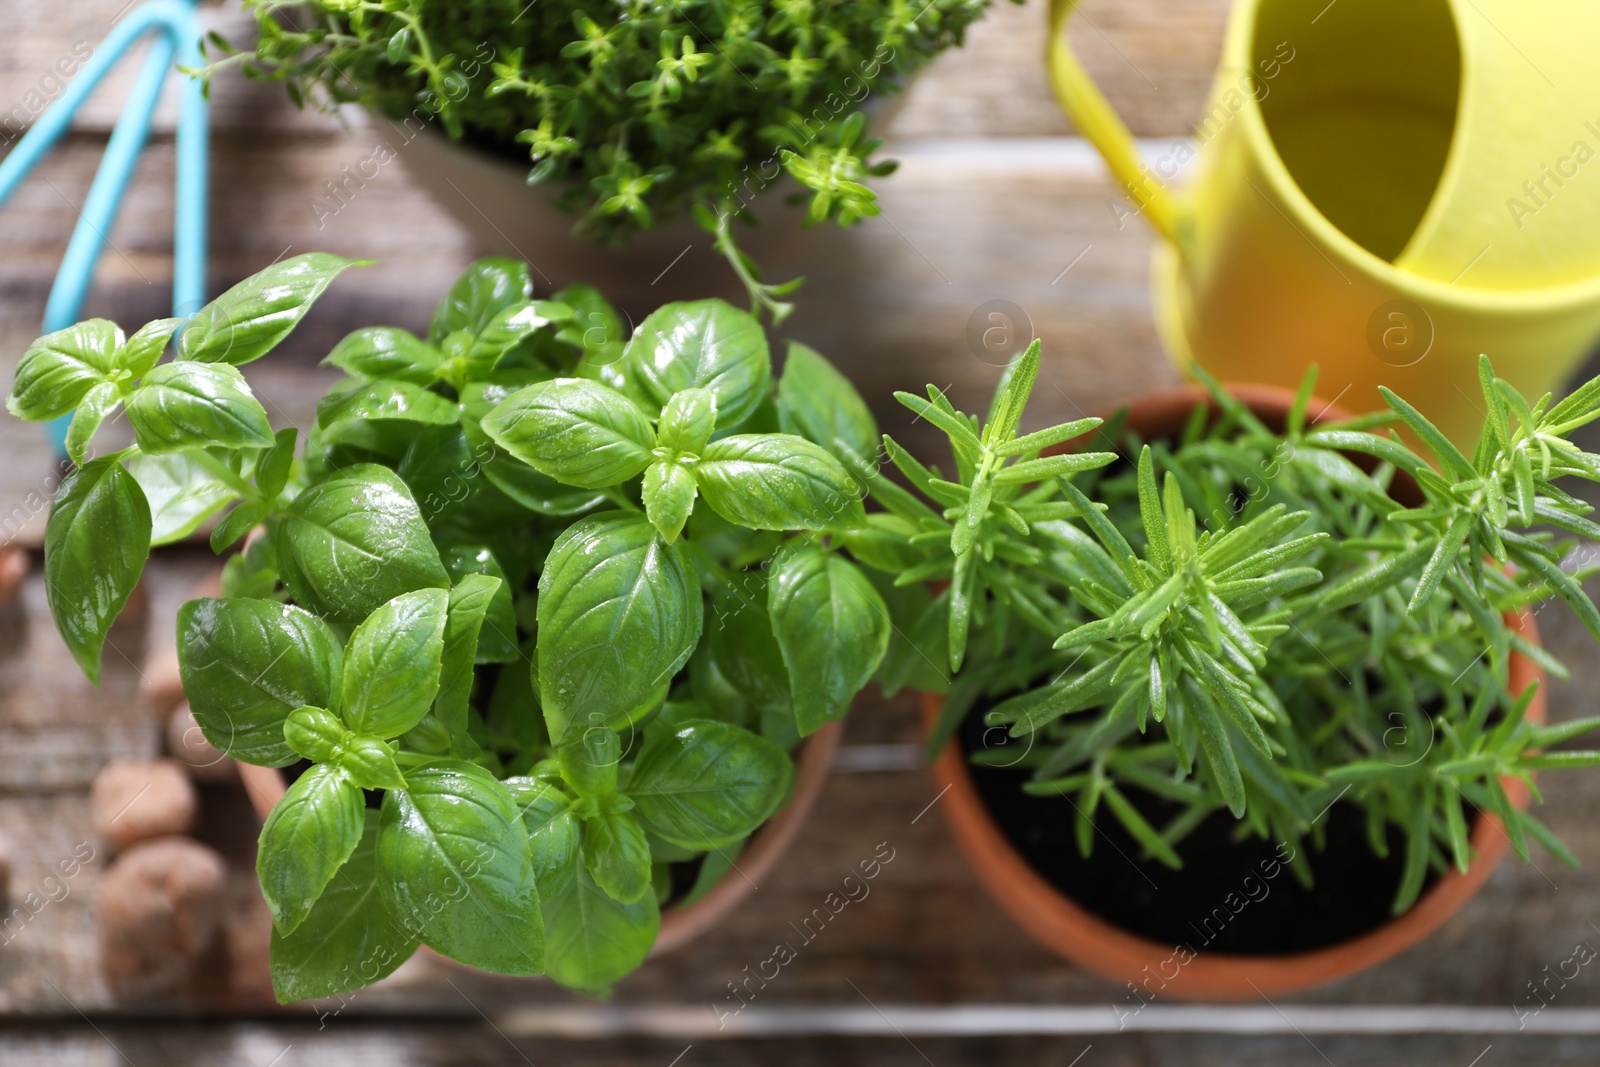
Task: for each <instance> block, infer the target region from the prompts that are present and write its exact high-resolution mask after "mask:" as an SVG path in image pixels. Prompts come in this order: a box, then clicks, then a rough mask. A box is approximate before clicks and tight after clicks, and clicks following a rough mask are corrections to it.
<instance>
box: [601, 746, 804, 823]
mask: <svg viewBox="0 0 1600 1067" xmlns="http://www.w3.org/2000/svg"><path fill="white" fill-rule="evenodd" d="M793 784H794V764H793V762H792V761H790V759H789V756H788V753H786V752H784V750H783V749H781V748H779V747H778V746H777V745H775V744H773V743H772V742H771V741H769V740H767V739H766V738H764V737H759V736H757V735H756V734H753V733H751V732H750V731H749V730H746V729H744V728H743V727H739V726H733V725H731V724H729V723H725V722H716V721H713V720H711V719H691V720H690V721H688V722H685V723H681V724H680V725H679V726H678V728H677V729H676V730H674V731H673V732H672V733H671V734H670V735H668V736H666V737H662V738H661V739H659V740H658V741H655V742H654V743H652V744H651V745H650V747H649V748H648V749H646V750H645V752H644V753H643V754H642V755H641V756H640V757H639V762H638V763H637V764H636V765H635V766H634V768H633V775H632V777H631V778H629V780H628V790H627V795H628V797H629V798H631V799H632V800H633V802H634V804H635V805H636V807H635V809H634V811H635V813H636V814H637V815H638V817H639V820H640V821H641V822H643V823H644V826H645V828H646V829H647V830H649V831H650V832H651V833H652V834H655V835H656V836H657V837H660V838H662V839H664V840H666V841H670V842H672V843H673V844H675V845H682V846H683V847H684V848H690V849H694V850H695V851H705V850H708V849H714V848H720V847H723V846H727V845H731V844H733V843H734V842H736V841H738V840H740V839H741V838H744V837H745V836H747V835H748V834H749V833H750V832H751V831H753V830H754V829H755V828H756V827H758V826H760V825H761V824H762V823H764V822H766V821H767V820H768V819H770V818H771V817H772V814H773V812H775V811H777V810H778V807H779V805H781V804H782V803H783V802H784V801H785V800H786V799H788V796H789V790H790V788H791V787H792V786H793Z"/></svg>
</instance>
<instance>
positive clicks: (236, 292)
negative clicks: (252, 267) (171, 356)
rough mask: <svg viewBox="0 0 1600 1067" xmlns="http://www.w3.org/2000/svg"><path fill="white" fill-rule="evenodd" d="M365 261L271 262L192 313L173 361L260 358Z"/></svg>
mask: <svg viewBox="0 0 1600 1067" xmlns="http://www.w3.org/2000/svg"><path fill="white" fill-rule="evenodd" d="M366 262H367V261H365V260H350V259H345V258H344V257H343V256H336V255H333V254H332V253H330V252H308V253H306V254H305V255H302V256H294V257H292V258H290V259H286V260H283V261H282V262H281V263H274V264H273V265H272V266H270V267H268V268H267V269H266V270H264V271H261V272H260V273H258V274H253V275H251V276H250V277H248V278H246V279H245V280H244V281H242V282H240V283H239V284H238V285H235V286H234V287H233V288H232V289H229V290H228V291H227V292H225V293H223V294H222V295H221V296H219V297H217V298H216V299H215V300H213V301H212V302H211V303H209V304H207V305H206V306H205V307H203V308H201V309H200V310H199V311H198V312H196V313H195V316H194V317H193V318H192V319H190V320H189V323H188V325H186V326H185V327H184V328H183V332H182V333H180V334H178V359H180V360H198V361H200V362H202V363H231V364H233V365H235V366H239V365H241V364H244V363H249V362H250V361H251V360H253V359H260V358H261V357H262V356H264V355H266V354H267V353H268V352H270V351H272V349H273V348H274V347H275V346H276V345H277V344H278V342H279V341H282V340H283V339H284V338H285V337H287V336H289V331H291V330H293V329H294V328H295V326H296V325H297V324H298V323H299V322H300V320H301V319H302V318H304V317H305V314H306V312H307V311H309V310H311V305H312V304H313V303H315V302H316V299H317V297H319V296H321V295H322V293H323V291H324V290H326V289H327V288H328V285H329V283H331V282H332V281H333V279H334V278H336V277H338V276H339V274H340V273H341V272H342V271H344V270H345V269H346V268H348V267H355V266H364V265H365V264H366Z"/></svg>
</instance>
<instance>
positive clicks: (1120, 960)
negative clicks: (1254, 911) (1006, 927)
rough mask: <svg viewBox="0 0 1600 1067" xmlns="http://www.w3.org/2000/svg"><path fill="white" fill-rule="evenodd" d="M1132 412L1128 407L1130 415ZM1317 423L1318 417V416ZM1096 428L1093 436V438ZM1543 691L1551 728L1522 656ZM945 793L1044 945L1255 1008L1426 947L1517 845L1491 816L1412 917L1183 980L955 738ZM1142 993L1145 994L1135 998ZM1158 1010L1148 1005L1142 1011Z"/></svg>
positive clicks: (1206, 969) (1173, 393) (1119, 975)
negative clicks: (980, 788)
mask: <svg viewBox="0 0 1600 1067" xmlns="http://www.w3.org/2000/svg"><path fill="white" fill-rule="evenodd" d="M1227 388H1228V391H1229V392H1230V393H1231V394H1232V395H1234V396H1235V397H1237V398H1238V399H1240V400H1243V401H1244V402H1245V403H1246V405H1247V406H1248V407H1249V408H1250V409H1251V411H1252V412H1254V413H1256V414H1258V415H1263V414H1264V415H1269V416H1270V415H1281V414H1283V413H1285V412H1287V411H1288V408H1289V405H1290V404H1291V403H1292V402H1293V396H1294V395H1293V394H1292V393H1290V392H1289V391H1288V390H1285V389H1280V388H1278V387H1276V386H1262V385H1231V384H1230V385H1229V386H1228V387H1227ZM1209 399H1210V394H1209V393H1207V392H1206V391H1205V390H1204V389H1202V388H1200V387H1199V386H1193V385H1189V386H1180V387H1177V388H1173V389H1166V390H1160V391H1158V392H1154V393H1149V394H1145V395H1144V396H1141V397H1139V398H1136V399H1135V400H1134V401H1133V402H1132V403H1130V404H1128V405H1127V407H1128V409H1129V424H1130V425H1134V424H1136V421H1138V420H1140V419H1141V416H1142V417H1143V421H1146V422H1150V421H1159V420H1161V419H1171V418H1173V417H1175V416H1176V417H1180V418H1186V417H1187V414H1188V412H1189V411H1191V410H1192V409H1193V407H1194V405H1195V404H1196V403H1200V402H1205V401H1207V400H1209ZM1120 406H1121V405H1119V407H1120ZM1311 410H1312V411H1314V412H1317V411H1320V412H1321V413H1322V414H1321V415H1320V416H1319V418H1321V419H1334V420H1337V419H1341V418H1345V417H1348V416H1347V415H1346V413H1345V412H1343V411H1341V410H1340V409H1338V408H1336V407H1334V406H1333V405H1332V404H1327V403H1325V402H1323V401H1321V400H1318V399H1316V398H1313V400H1312V402H1311ZM1309 421H1310V422H1316V421H1318V419H1315V418H1314V419H1311V420H1309ZM1094 432H1095V431H1090V433H1091V434H1092V433H1094ZM1505 618H1506V622H1507V624H1508V625H1510V626H1511V627H1512V628H1513V629H1514V630H1516V631H1517V632H1518V633H1520V634H1522V635H1523V636H1525V637H1527V638H1528V639H1529V640H1531V641H1533V642H1534V643H1535V644H1537V643H1539V630H1538V625H1537V623H1536V622H1535V621H1534V618H1533V613H1532V612H1529V611H1523V612H1521V613H1509V612H1508V613H1507V614H1506V616H1505ZM1534 682H1537V683H1538V684H1539V691H1538V692H1537V693H1536V694H1535V696H1534V698H1533V701H1532V702H1531V704H1530V706H1529V708H1528V712H1527V715H1528V718H1529V719H1531V720H1533V721H1534V722H1538V723H1542V722H1544V721H1545V716H1546V706H1545V676H1544V672H1543V670H1541V669H1540V668H1539V667H1538V665H1537V664H1535V663H1534V662H1533V661H1532V660H1530V659H1528V658H1527V657H1525V656H1523V655H1521V654H1520V653H1517V652H1513V653H1512V656H1511V660H1510V689H1511V691H1512V692H1513V693H1521V692H1522V691H1523V690H1524V689H1525V688H1526V687H1527V686H1528V685H1529V684H1532V683H1534ZM943 706H944V696H943V695H942V694H939V693H923V694H922V715H923V723H924V728H925V729H927V730H928V731H930V732H931V730H932V728H933V726H934V724H935V723H936V722H937V721H938V718H939V712H940V709H941V708H942V707H943ZM932 773H933V777H934V782H935V785H936V786H937V787H938V788H940V789H942V790H945V791H947V792H948V793H949V796H948V797H947V798H946V799H947V801H948V802H947V803H945V804H943V805H941V807H943V808H944V817H945V820H946V822H947V824H948V825H949V827H950V829H951V832H952V834H953V835H954V836H955V839H956V844H957V845H958V846H959V847H960V849H961V851H962V853H963V854H964V855H965V857H966V859H967V862H968V865H969V866H970V867H971V868H972V870H973V873H974V874H976V875H977V878H978V881H979V883H980V884H982V885H983V887H984V889H985V890H986V891H987V892H988V893H989V895H990V896H991V897H992V898H993V899H994V900H995V901H996V902H997V903H998V904H999V905H1000V906H1001V907H1002V908H1003V909H1004V910H1005V911H1006V912H1007V914H1009V915H1010V916H1011V917H1012V919H1014V920H1015V921H1016V922H1017V923H1018V924H1019V925H1021V926H1022V927H1023V929H1025V930H1026V931H1027V932H1028V933H1029V934H1030V935H1031V936H1032V937H1033V938H1034V939H1035V940H1036V941H1038V942H1039V943H1040V944H1042V945H1043V946H1045V947H1046V948H1048V949H1050V950H1051V951H1052V952H1054V953H1056V954H1057V955H1059V956H1061V957H1063V958H1065V959H1067V960H1069V961H1071V962H1072V963H1074V964H1076V965H1077V966H1079V967H1081V968H1082V969H1084V970H1086V971H1089V972H1091V973H1093V974H1095V975H1098V976H1099V977H1101V978H1105V979H1108V980H1110V981H1113V982H1127V983H1128V985H1129V988H1133V984H1134V983H1135V982H1136V981H1137V980H1138V979H1140V978H1141V977H1142V976H1144V975H1146V974H1147V973H1149V974H1151V975H1152V976H1153V977H1154V979H1155V982H1156V983H1157V985H1156V987H1155V988H1154V989H1150V988H1149V987H1148V986H1147V987H1146V989H1147V991H1148V992H1150V993H1152V994H1154V995H1155V996H1162V997H1170V998H1172V999H1176V1000H1244V999H1250V998H1254V997H1266V996H1268V995H1269V994H1271V993H1288V992H1293V991H1296V990H1301V989H1306V988H1308V987H1311V986H1314V985H1320V984H1323V983H1325V982H1330V981H1333V980H1334V979H1337V978H1343V977H1345V976H1347V975H1350V974H1353V973H1355V972H1357V971H1360V970H1363V969H1365V968H1367V967H1370V966H1373V965H1375V964H1377V963H1381V962H1383V961H1384V960H1387V959H1389V958H1391V957H1393V956H1396V955H1399V954H1400V953H1401V952H1403V951H1405V950H1406V949H1408V948H1410V947H1411V946H1412V945H1415V944H1416V943H1417V942H1419V941H1421V940H1422V939H1423V938H1425V937H1427V936H1428V935H1429V934H1431V933H1432V932H1433V931H1435V930H1436V929H1438V928H1439V927H1440V926H1442V925H1443V924H1444V923H1445V921H1446V920H1447V919H1449V918H1450V917H1451V916H1453V915H1454V914H1455V913H1456V912H1457V911H1459V910H1460V909H1461V907H1462V906H1463V905H1465V904H1466V902H1467V901H1468V900H1469V899H1471V897H1472V896H1473V895H1474V894H1475V893H1477V891H1478V890H1479V889H1480V888H1481V887H1482V885H1483V883H1484V882H1485V881H1487V880H1488V878H1489V875H1490V874H1491V873H1492V872H1493V871H1494V868H1495V866H1496V864H1498V863H1499V861H1500V859H1501V857H1502V856H1503V855H1504V854H1505V851H1506V848H1507V846H1508V845H1509V844H1510V838H1508V837H1507V836H1506V832H1505V829H1504V827H1503V826H1502V824H1501V821H1500V819H1499V818H1497V817H1496V816H1495V815H1493V814H1492V813H1490V812H1481V813H1480V814H1479V817H1478V820H1477V823H1476V824H1475V825H1474V826H1473V829H1472V834H1471V837H1470V839H1469V840H1470V843H1471V847H1472V850H1473V854H1474V856H1473V860H1472V862H1471V863H1470V864H1469V865H1468V868H1467V870H1466V872H1465V873H1463V872H1461V871H1459V870H1458V869H1456V868H1455V867H1454V866H1451V867H1450V868H1449V869H1448V870H1447V871H1446V872H1445V873H1444V874H1443V875H1442V876H1441V877H1440V878H1439V879H1438V880H1437V881H1435V882H1434V884H1433V885H1432V886H1431V887H1429V889H1428V890H1427V891H1426V892H1424V893H1423V894H1422V896H1421V897H1420V898H1419V899H1418V900H1417V902H1416V903H1415V904H1414V905H1412V907H1411V908H1410V909H1409V910H1408V911H1407V912H1405V914H1403V915H1399V916H1396V917H1394V918H1392V919H1390V920H1388V921H1387V922H1385V923H1383V924H1382V925H1380V926H1378V927H1375V928H1374V929H1372V930H1369V931H1367V932H1366V933H1364V934H1361V935H1359V936H1357V937H1355V938H1352V939H1351V940H1349V941H1344V942H1341V943H1339V944H1336V945H1329V946H1326V947H1324V948H1320V949H1313V950H1310V951H1306V952H1298V953H1293V954H1290V955H1284V956H1245V955H1232V954H1227V953H1220V952H1207V951H1205V950H1203V949H1202V950H1198V951H1195V950H1192V949H1191V950H1190V951H1191V953H1192V958H1191V959H1189V960H1188V961H1187V962H1183V963H1180V964H1178V970H1177V973H1176V974H1175V975H1173V976H1171V977H1168V976H1167V975H1166V974H1165V970H1164V969H1162V970H1158V968H1162V965H1163V964H1166V963H1168V962H1171V961H1174V960H1176V958H1177V957H1178V947H1177V946H1175V945H1166V944H1163V943H1161V942H1158V941H1154V940H1151V939H1149V938H1146V937H1142V936H1140V935H1138V934H1134V933H1131V932H1129V931H1127V930H1124V929H1123V928H1121V927H1119V926H1115V925H1113V924H1111V923H1109V922H1107V921H1106V920H1104V919H1102V918H1100V917H1099V916H1097V915H1095V914H1093V913H1092V912H1090V911H1088V910H1087V909H1085V908H1083V907H1082V906H1080V905H1079V904H1078V903H1077V902H1076V901H1074V900H1073V899H1072V898H1070V897H1068V896H1067V895H1066V894H1065V893H1064V892H1062V891H1061V890H1059V889H1057V888H1056V887H1055V886H1054V885H1052V884H1051V883H1050V882H1049V881H1047V880H1046V879H1045V878H1044V877H1043V876H1042V875H1041V874H1039V873H1038V872H1037V871H1036V870H1035V869H1034V868H1033V866H1032V865H1031V864H1030V863H1029V862H1028V861H1027V860H1026V859H1024V858H1023V856H1022V855H1021V854H1020V853H1019V852H1018V851H1017V850H1016V848H1015V847H1014V846H1013V845H1012V844H1011V841H1010V839H1009V838H1008V837H1006V835H1005V833H1004V832H1003V831H1002V830H1001V829H1000V827H999V824H998V823H997V822H995V820H994V819H993V818H991V817H990V815H989V812H988V809H987V808H986V807H985V806H984V803H983V800H982V798H981V797H979V796H978V792H977V786H976V784H975V783H974V781H973V778H972V773H971V771H970V769H969V768H968V766H967V762H966V760H965V759H964V758H963V755H962V752H961V749H960V746H959V744H958V743H957V742H956V741H955V740H954V739H952V740H951V741H950V742H949V743H948V744H946V745H945V747H944V748H943V750H942V751H941V752H940V754H939V757H938V759H937V760H936V761H935V763H934V765H933V767H932ZM1502 785H1504V787H1505V789H1506V793H1507V794H1508V796H1509V797H1510V800H1511V803H1512V804H1513V805H1514V806H1515V807H1516V808H1518V809H1519V810H1522V809H1526V807H1527V806H1528V802H1529V798H1530V790H1529V787H1528V785H1527V784H1526V783H1525V782H1523V781H1521V780H1520V779H1515V778H1506V779H1502ZM1136 995H1137V994H1136ZM1146 1002H1147V1001H1145V1000H1143V998H1140V1003H1141V1004H1142V1003H1146Z"/></svg>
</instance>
